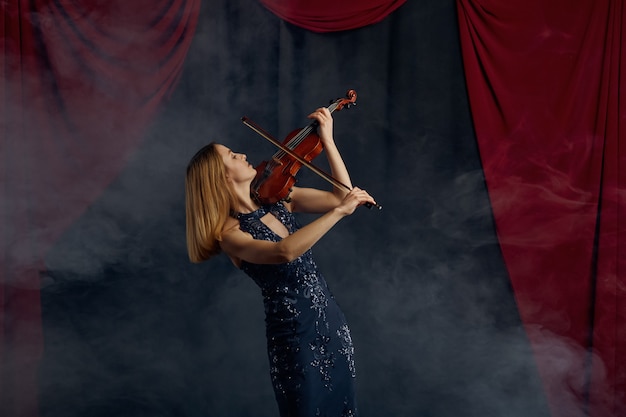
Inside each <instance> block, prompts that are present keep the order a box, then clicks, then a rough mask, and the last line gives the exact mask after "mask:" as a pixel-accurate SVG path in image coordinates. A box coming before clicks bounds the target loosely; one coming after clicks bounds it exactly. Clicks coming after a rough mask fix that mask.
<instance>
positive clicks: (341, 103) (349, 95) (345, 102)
mask: <svg viewBox="0 0 626 417" xmlns="http://www.w3.org/2000/svg"><path fill="white" fill-rule="evenodd" d="M351 106H356V91H354V90H348V92H346V97H345V98H338V99H337V100H334V101H333V100H331V102H330V106H329V107H328V109H329V110H330V111H331V113H332V112H333V110H336V111H339V110H341V109H343V108H344V107H346V108H347V109H349V108H350V107H351Z"/></svg>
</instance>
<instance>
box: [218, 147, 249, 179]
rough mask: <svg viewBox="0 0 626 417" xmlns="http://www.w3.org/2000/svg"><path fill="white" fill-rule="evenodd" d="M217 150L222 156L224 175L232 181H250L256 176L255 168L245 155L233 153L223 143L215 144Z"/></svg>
mask: <svg viewBox="0 0 626 417" xmlns="http://www.w3.org/2000/svg"><path fill="white" fill-rule="evenodd" d="M215 147H216V149H217V152H218V153H219V154H220V155H221V156H222V161H224V166H225V167H226V175H227V176H228V178H229V179H230V180H231V181H233V182H246V181H251V180H253V179H254V177H255V176H256V169H254V167H253V166H252V165H251V164H249V163H248V161H247V158H246V155H244V154H242V153H235V152H233V151H232V150H230V149H229V148H228V147H226V146H224V145H220V144H217V145H215Z"/></svg>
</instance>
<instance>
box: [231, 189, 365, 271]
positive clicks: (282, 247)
mask: <svg viewBox="0 0 626 417" xmlns="http://www.w3.org/2000/svg"><path fill="white" fill-rule="evenodd" d="M371 201H373V200H372V197H370V196H369V194H367V192H366V191H364V190H360V189H358V188H354V189H353V190H352V191H350V193H349V194H348V195H347V196H346V197H345V198H344V199H343V201H342V202H341V204H340V205H339V206H337V207H335V208H333V209H331V210H330V211H328V212H327V213H325V214H324V215H322V216H320V217H319V218H317V219H316V220H314V221H312V222H311V223H309V224H307V225H306V226H304V227H303V228H301V229H299V230H298V231H296V232H295V233H293V234H291V235H289V236H287V237H285V238H284V239H282V240H280V241H278V242H270V241H267V240H257V239H254V238H253V237H252V236H251V235H250V234H248V233H245V232H243V231H242V230H241V229H239V227H234V228H231V229H229V230H225V231H224V232H223V233H222V241H221V242H220V244H221V247H222V250H223V251H224V252H226V253H227V254H228V255H229V256H230V257H231V258H237V259H240V260H244V261H247V262H250V263H255V264H280V263H285V262H291V261H293V260H294V259H296V258H298V257H299V256H300V255H302V254H303V253H304V252H306V251H307V250H309V249H310V248H311V247H312V246H313V245H314V244H315V243H317V241H318V240H320V238H321V237H322V236H324V235H325V234H326V233H327V232H328V231H329V230H330V229H331V228H332V227H333V226H334V225H335V224H337V222H338V221H339V220H341V219H342V218H344V217H345V216H348V215H350V214H352V213H353V212H354V210H355V209H356V208H357V207H358V206H360V205H362V204H365V203H366V202H371Z"/></svg>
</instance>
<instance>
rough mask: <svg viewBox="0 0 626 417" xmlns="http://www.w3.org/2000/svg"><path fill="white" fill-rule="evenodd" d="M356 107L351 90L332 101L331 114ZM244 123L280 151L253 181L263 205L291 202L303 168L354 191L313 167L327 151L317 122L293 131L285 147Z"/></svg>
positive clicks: (254, 127) (260, 167) (253, 186)
mask: <svg viewBox="0 0 626 417" xmlns="http://www.w3.org/2000/svg"><path fill="white" fill-rule="evenodd" d="M353 105H356V91H354V90H348V92H347V93H346V97H345V98H338V99H336V100H334V101H331V103H330V105H329V106H328V110H329V111H330V113H331V114H332V113H333V112H334V111H339V110H341V109H343V108H344V107H346V108H350V107H351V106H353ZM241 120H242V122H243V123H244V124H245V125H246V126H248V127H249V128H251V129H252V130H254V131H255V132H257V133H258V134H259V135H261V136H262V137H264V138H265V139H267V140H268V141H270V142H271V143H272V144H274V145H275V146H276V147H277V148H278V149H279V150H278V151H277V152H276V153H275V154H274V155H272V158H271V159H270V160H268V161H263V162H261V163H260V164H259V165H258V166H257V167H256V168H255V169H256V171H257V175H256V177H255V178H254V180H253V181H252V184H251V187H250V189H251V192H252V195H253V196H254V198H255V199H257V200H258V201H259V202H260V203H261V204H274V203H276V202H278V201H281V200H284V201H289V194H290V193H291V190H292V187H293V185H294V184H295V183H296V174H297V173H298V171H299V170H300V169H301V168H302V167H303V166H306V167H307V168H309V169H311V170H312V171H313V172H315V173H316V174H317V175H319V176H320V177H322V178H323V179H325V180H326V181H328V182H330V183H331V184H333V185H334V186H335V187H338V188H342V189H344V190H346V191H350V190H351V188H350V187H349V186H347V185H346V184H343V183H342V182H340V181H338V180H337V179H336V178H334V177H332V176H331V175H330V174H328V173H326V172H324V171H323V170H321V169H320V168H318V167H316V166H315V165H313V164H312V163H311V161H312V160H313V159H314V158H316V157H317V156H318V155H319V154H320V153H321V152H322V150H323V149H324V146H323V144H322V141H321V139H320V137H319V136H318V134H317V126H318V122H317V120H315V121H313V122H312V123H311V124H309V125H308V126H306V127H304V128H302V129H296V130H294V131H292V132H291V133H289V134H288V135H287V136H286V138H285V140H284V141H283V142H282V143H281V142H279V141H277V140H276V139H274V138H273V137H272V136H271V135H270V134H268V133H267V132H265V131H264V130H263V129H261V128H260V127H259V126H258V125H256V124H255V123H253V122H252V121H251V120H250V119H248V118H247V117H242V118H241ZM366 206H367V207H368V208H371V207H372V204H370V203H368V204H366ZM376 207H377V208H378V209H382V207H381V206H379V205H376Z"/></svg>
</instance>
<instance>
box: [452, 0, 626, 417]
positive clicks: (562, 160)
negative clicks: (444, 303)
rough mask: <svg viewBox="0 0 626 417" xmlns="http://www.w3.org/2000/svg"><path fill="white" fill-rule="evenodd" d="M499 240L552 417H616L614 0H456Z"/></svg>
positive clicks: (619, 318) (620, 92) (619, 203)
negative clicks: (543, 0)
mask: <svg viewBox="0 0 626 417" xmlns="http://www.w3.org/2000/svg"><path fill="white" fill-rule="evenodd" d="M457 9H458V19H459V27H460V38H461V44H462V52H463V60H464V66H465V72H466V81H467V87H468V94H469V99H470V106H471V112H472V117H473V120H474V126H475V132H476V137H477V140H478V144H479V149H480V155H481V161H482V164H483V169H484V172H485V178H486V181H487V186H488V190H489V197H490V201H491V204H492V206H493V211H494V216H495V221H496V228H497V233H498V238H499V240H500V244H501V248H502V252H503V256H504V259H505V262H506V265H507V269H508V272H509V275H510V279H511V283H512V286H513V289H514V292H515V297H516V301H517V304H518V308H519V311H520V315H521V317H522V320H523V321H524V325H525V327H526V331H527V334H528V337H529V339H530V341H531V344H532V346H533V350H534V353H535V357H536V361H537V365H538V369H539V373H540V375H541V376H542V380H543V383H544V387H545V390H546V394H547V396H548V400H549V402H550V405H551V410H552V414H553V415H554V416H563V417H566V416H567V417H575V416H583V415H590V416H592V417H600V416H602V417H604V416H617V415H624V414H626V403H625V401H624V396H625V395H626V385H625V382H626V367H625V366H624V360H623V359H624V353H625V352H624V343H625V342H626V332H625V330H624V326H623V323H624V319H625V318H626V311H625V308H624V302H625V301H626V292H625V288H624V278H625V268H624V266H625V258H626V256H625V255H626V253H625V252H624V249H625V248H624V233H625V230H626V227H625V221H624V219H625V217H624V212H623V210H624V207H625V206H624V192H625V189H626V181H625V179H626V178H625V176H624V170H623V169H621V168H623V167H624V166H625V165H624V162H625V158H626V150H625V149H624V147H623V146H621V147H620V144H621V143H622V142H623V141H624V136H625V133H624V126H623V123H624V120H626V111H625V110H624V106H623V103H624V99H625V98H626V95H625V90H624V85H623V81H621V80H620V77H621V79H623V76H622V75H624V74H626V66H624V64H625V62H624V59H625V58H624V51H623V46H622V45H624V33H625V30H624V26H623V24H624V16H625V10H624V7H623V2H622V1H621V0H615V1H612V0H600V1H595V0H586V1H578V2H576V4H575V5H573V4H572V3H571V2H569V1H564V0H552V1H550V2H542V1H539V0H533V1H530V2H529V1H523V2H522V1H509V2H494V1H480V0H457Z"/></svg>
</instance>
